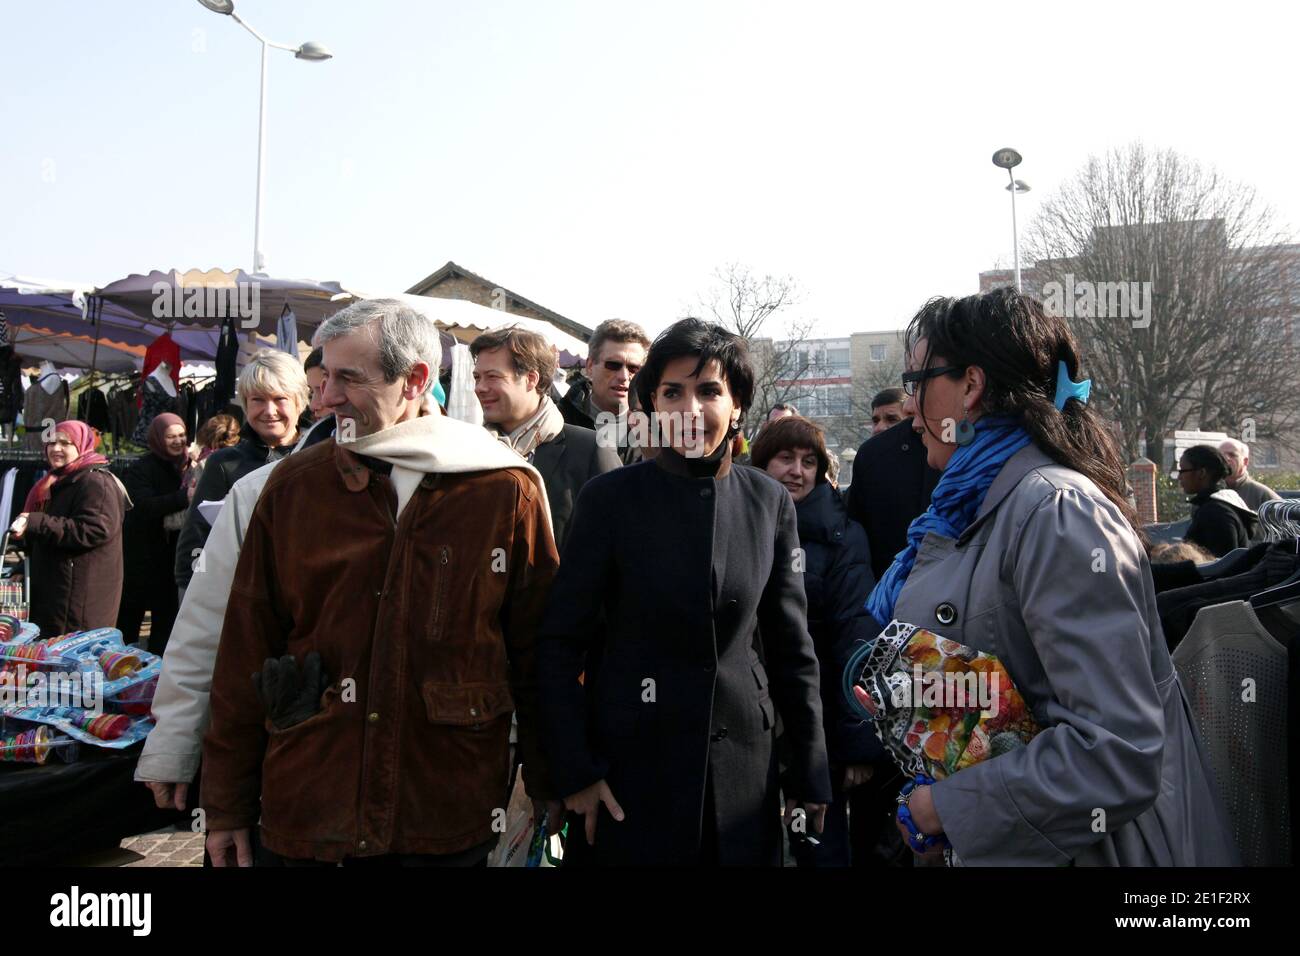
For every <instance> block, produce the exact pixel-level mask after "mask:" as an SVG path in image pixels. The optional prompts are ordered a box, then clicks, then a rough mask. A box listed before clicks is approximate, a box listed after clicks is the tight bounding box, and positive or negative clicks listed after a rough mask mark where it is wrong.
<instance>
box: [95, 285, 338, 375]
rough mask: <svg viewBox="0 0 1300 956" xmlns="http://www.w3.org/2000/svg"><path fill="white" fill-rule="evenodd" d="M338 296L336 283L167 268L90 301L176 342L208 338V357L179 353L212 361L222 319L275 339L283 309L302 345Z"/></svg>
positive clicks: (333, 307) (111, 287)
mask: <svg viewBox="0 0 1300 956" xmlns="http://www.w3.org/2000/svg"><path fill="white" fill-rule="evenodd" d="M342 292H343V288H342V286H340V285H339V284H338V283H337V282H317V281H316V280H315V279H282V278H278V277H276V276H266V275H260V274H249V273H247V272H244V270H242V269H236V270H235V271H233V272H226V271H224V270H222V269H208V270H207V271H206V272H204V271H201V270H199V269H190V270H188V271H186V272H182V271H180V270H179V269H172V270H170V271H168V272H159V271H157V270H154V271H153V272H150V273H148V274H147V275H140V274H138V273H133V274H132V275H129V276H127V277H126V278H125V279H118V280H117V281H116V282H110V283H109V284H108V285H106V286H104V287H103V288H100V289H96V290H95V291H94V297H95V298H97V299H102V300H103V301H104V302H106V303H109V304H111V305H114V306H117V307H119V308H121V309H123V310H125V311H126V312H128V313H130V314H131V315H133V316H134V317H135V318H136V319H137V320H139V321H142V322H145V323H147V324H149V325H150V326H151V327H154V328H159V327H160V328H162V329H164V330H165V329H167V328H168V327H171V328H173V329H175V330H176V331H173V332H172V333H171V335H172V338H174V339H176V341H177V342H178V343H179V342H180V338H179V337H178V335H177V332H181V333H182V334H183V333H184V330H191V331H194V330H198V331H200V333H201V334H204V335H206V336H208V337H209V338H210V339H211V341H212V343H213V345H212V351H211V353H210V354H208V355H193V356H185V346H184V345H182V346H181V354H182V356H184V357H192V358H213V357H214V356H215V355H216V339H217V335H218V334H219V331H220V328H221V323H222V322H223V321H224V320H225V318H226V317H227V316H234V317H235V318H236V321H237V324H238V326H239V329H240V331H241V332H246V331H249V330H251V329H253V328H256V329H257V331H258V332H259V333H261V334H262V335H270V336H274V335H275V333H276V327H277V325H278V323H279V321H280V315H281V313H283V311H284V307H285V306H286V305H287V306H289V308H290V309H292V310H293V313H294V316H295V318H296V319H297V325H298V338H299V339H300V340H302V341H304V342H306V341H310V340H311V334H312V332H313V331H315V329H316V326H318V325H320V323H321V322H322V321H324V320H325V319H326V318H328V317H329V316H330V315H333V314H334V313H335V312H337V311H338V310H339V309H341V308H342V307H343V306H344V305H346V304H347V303H346V302H336V301H334V300H335V298H336V297H337V296H339V295H340V293H342ZM254 323H256V324H255V325H254Z"/></svg>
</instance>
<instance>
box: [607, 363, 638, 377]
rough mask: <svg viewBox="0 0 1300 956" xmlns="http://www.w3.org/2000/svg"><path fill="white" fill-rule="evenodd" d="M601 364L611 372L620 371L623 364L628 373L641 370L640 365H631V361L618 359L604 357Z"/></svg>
mask: <svg viewBox="0 0 1300 956" xmlns="http://www.w3.org/2000/svg"><path fill="white" fill-rule="evenodd" d="M601 364H602V365H604V366H605V368H607V369H609V371H611V372H618V371H621V370H622V368H623V366H624V365H626V366H627V374H628V375H635V374H636V373H637V372H639V371H641V366H640V365H633V364H632V363H631V362H620V361H619V360H618V359H605V361H604V362H602V363H601Z"/></svg>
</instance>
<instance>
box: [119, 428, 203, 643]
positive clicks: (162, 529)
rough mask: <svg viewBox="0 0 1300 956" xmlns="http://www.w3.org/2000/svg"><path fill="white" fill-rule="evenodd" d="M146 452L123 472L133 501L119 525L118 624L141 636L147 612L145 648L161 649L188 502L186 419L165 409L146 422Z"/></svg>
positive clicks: (126, 634)
mask: <svg viewBox="0 0 1300 956" xmlns="http://www.w3.org/2000/svg"><path fill="white" fill-rule="evenodd" d="M147 442H148V445H149V452H148V454H146V455H143V456H142V457H141V458H140V459H139V460H137V461H136V462H135V463H134V464H133V465H132V466H131V467H130V468H129V469H128V470H127V472H126V474H125V475H124V476H123V483H124V484H125V485H126V490H127V493H128V494H129V495H130V496H131V502H132V505H133V507H132V508H131V511H130V513H129V514H128V515H127V516H126V522H125V523H124V525H123V528H122V551H123V557H124V559H125V560H124V563H125V580H124V582H123V587H122V609H121V611H120V612H119V613H118V616H117V627H118V630H120V631H121V632H122V639H123V640H124V641H125V642H126V643H128V644H134V643H136V642H137V641H139V640H140V624H141V622H142V621H143V620H144V614H145V611H148V612H149V650H150V651H152V652H153V653H155V654H161V653H162V652H163V648H164V647H166V646H167V639H168V638H169V637H170V636H171V632H172V622H173V621H175V620H176V612H177V610H178V608H179V607H180V603H179V601H178V600H177V595H176V583H175V581H174V580H173V579H172V564H173V563H174V562H175V560H176V541H177V539H178V538H179V537H180V531H181V523H182V522H183V521H184V519H185V509H186V508H188V507H189V503H190V500H189V495H188V494H187V490H186V483H185V472H186V469H187V468H188V467H189V454H188V444H187V441H186V435H185V423H184V422H183V421H182V420H181V419H180V417H179V416H177V415H173V414H172V413H171V412H163V413H162V414H160V415H158V416H157V417H156V418H155V419H154V420H153V421H152V422H151V423H150V424H149V431H148V437H147Z"/></svg>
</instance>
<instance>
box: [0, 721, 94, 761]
mask: <svg viewBox="0 0 1300 956" xmlns="http://www.w3.org/2000/svg"><path fill="white" fill-rule="evenodd" d="M52 753H57V754H58V755H59V757H60V759H62V760H63V762H64V763H71V762H72V761H74V760H76V759H77V756H78V754H79V747H78V744H77V741H75V740H73V739H72V738H70V737H68V736H65V735H64V734H60V733H57V732H55V731H53V730H51V729H50V728H49V727H46V726H40V727H33V728H31V729H30V730H24V731H21V732H19V733H16V734H12V735H9V736H0V761H4V762H7V763H34V764H44V763H45V762H46V761H47V760H48V759H49V757H50V754H52Z"/></svg>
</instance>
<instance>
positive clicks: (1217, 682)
mask: <svg viewBox="0 0 1300 956" xmlns="http://www.w3.org/2000/svg"><path fill="white" fill-rule="evenodd" d="M1294 626H1295V625H1294V624H1293V625H1292V627H1294ZM1279 630H1280V629H1279ZM1284 640H1285V641H1286V642H1287V644H1292V645H1293V644H1294V643H1295V641H1294V636H1293V634H1280V633H1276V632H1271V631H1270V629H1269V628H1266V627H1265V626H1264V624H1263V623H1262V622H1261V620H1260V617H1259V616H1257V614H1256V612H1255V609H1254V608H1252V607H1251V606H1250V604H1249V603H1247V602H1245V601H1233V602H1230V603H1227V604H1219V605H1216V606H1214V607H1207V608H1205V609H1203V610H1202V611H1201V612H1200V613H1199V614H1197V615H1196V621H1195V622H1194V623H1193V624H1192V627H1191V630H1189V631H1188V632H1187V637H1186V638H1185V639H1184V640H1183V642H1182V643H1181V644H1179V645H1178V649H1177V650H1176V651H1175V652H1174V655H1173V661H1174V666H1175V667H1177V669H1178V678H1179V680H1180V681H1181V682H1182V685H1183V688H1184V690H1185V691H1186V693H1187V700H1188V703H1189V704H1190V706H1191V709H1192V713H1193V714H1194V715H1195V717H1196V723H1197V727H1198V729H1199V730H1200V732H1201V738H1202V739H1203V740H1204V741H1205V747H1206V750H1207V752H1208V753H1209V760H1210V764H1211V766H1212V767H1213V768H1214V778H1215V782H1216V784H1217V786H1218V789H1219V794H1220V796H1221V797H1222V798H1223V803H1224V807H1225V808H1226V810H1227V812H1228V816H1229V818H1230V819H1231V824H1232V833H1233V836H1234V838H1235V839H1236V841H1237V848H1238V849H1239V850H1240V851H1241V858H1242V862H1243V863H1245V864H1246V865H1247V866H1287V865H1290V864H1291V863H1292V859H1291V854H1292V850H1291V846H1292V842H1291V841H1292V833H1291V812H1292V811H1291V807H1290V795H1289V792H1288V780H1289V773H1288V772H1289V769H1290V768H1289V756H1288V749H1289V748H1288V742H1287V735H1288V733H1294V730H1293V729H1291V726H1290V724H1291V720H1292V719H1293V718H1292V716H1291V714H1290V713H1289V712H1288V711H1289V707H1288V697H1289V693H1290V690H1289V687H1288V680H1287V646H1286V645H1284V644H1283V643H1282V642H1283V641H1284ZM1247 689H1248V690H1247Z"/></svg>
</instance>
